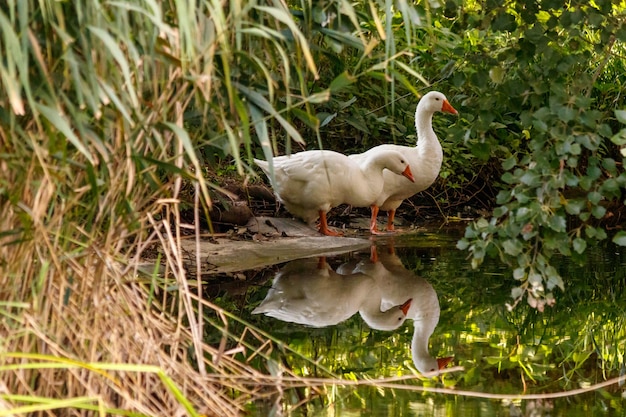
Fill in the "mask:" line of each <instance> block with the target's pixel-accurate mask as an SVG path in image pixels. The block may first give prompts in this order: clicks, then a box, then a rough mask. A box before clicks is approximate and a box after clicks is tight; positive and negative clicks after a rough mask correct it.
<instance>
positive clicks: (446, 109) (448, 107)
mask: <svg viewBox="0 0 626 417" xmlns="http://www.w3.org/2000/svg"><path fill="white" fill-rule="evenodd" d="M441 111H442V112H445V113H450V114H459V112H458V111H456V109H455V108H454V107H452V104H450V102H449V101H448V100H444V101H443V106H442V107H441Z"/></svg>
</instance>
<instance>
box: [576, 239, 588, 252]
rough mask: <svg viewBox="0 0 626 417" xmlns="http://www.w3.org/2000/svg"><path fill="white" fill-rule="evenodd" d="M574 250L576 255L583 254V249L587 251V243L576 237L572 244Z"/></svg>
mask: <svg viewBox="0 0 626 417" xmlns="http://www.w3.org/2000/svg"><path fill="white" fill-rule="evenodd" d="M573 246H574V250H575V251H576V252H577V253H583V252H584V251H585V249H587V241H586V240H585V239H581V238H579V237H577V238H576V239H574V242H573Z"/></svg>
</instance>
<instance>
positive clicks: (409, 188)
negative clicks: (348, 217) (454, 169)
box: [350, 91, 458, 234]
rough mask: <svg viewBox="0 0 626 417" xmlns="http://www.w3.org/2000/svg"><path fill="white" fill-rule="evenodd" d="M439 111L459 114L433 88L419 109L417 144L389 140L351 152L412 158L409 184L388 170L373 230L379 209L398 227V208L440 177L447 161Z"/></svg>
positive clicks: (374, 213) (363, 156)
mask: <svg viewBox="0 0 626 417" xmlns="http://www.w3.org/2000/svg"><path fill="white" fill-rule="evenodd" d="M438 111H442V112H445V113H451V114H458V112H457V111H456V110H455V109H454V107H452V105H451V104H450V103H449V102H448V99H446V96H444V95H443V94H442V93H440V92H438V91H431V92H429V93H427V94H425V95H424V96H423V97H422V99H421V100H420V102H419V104H418V105H417V109H416V111H415V128H416V129H417V145H416V146H415V147H410V146H401V145H393V144H385V145H380V146H376V147H374V148H371V149H370V150H368V151H367V152H364V153H361V154H356V155H350V158H352V159H354V160H356V161H361V160H364V159H366V158H371V156H372V154H376V153H378V152H386V151H390V150H394V151H398V152H401V153H402V154H403V155H404V156H405V157H406V158H407V159H408V162H409V165H410V166H411V167H412V170H413V175H414V176H415V181H414V182H413V183H412V184H408V183H407V182H406V181H404V182H402V181H399V180H398V179H397V178H396V176H395V175H391V173H384V176H383V177H384V179H385V186H384V188H383V192H382V193H381V194H380V196H379V198H378V199H377V200H376V202H375V203H374V205H373V207H372V218H371V222H370V231H371V232H372V233H373V234H377V233H379V232H378V229H377V225H376V217H377V216H378V210H379V209H380V210H385V211H387V215H388V217H387V231H390V232H391V231H394V226H393V219H394V217H395V214H396V209H397V208H398V207H399V206H400V204H402V201H403V200H405V199H407V198H409V197H411V196H413V195H414V194H417V193H419V192H420V191H424V190H425V189H427V188H428V187H430V186H431V185H432V183H433V182H435V180H436V179H437V176H438V175H439V170H440V169H441V163H442V161H443V150H442V149H441V144H440V143H439V140H438V139H437V135H436V134H435V131H434V130H433V114H434V113H435V112H438Z"/></svg>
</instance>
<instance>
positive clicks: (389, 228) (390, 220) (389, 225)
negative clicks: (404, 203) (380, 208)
mask: <svg viewBox="0 0 626 417" xmlns="http://www.w3.org/2000/svg"><path fill="white" fill-rule="evenodd" d="M395 217H396V210H395V209H392V210H389V211H388V212H387V231H388V232H395V231H396V229H395V227H394V225H393V219H394V218H395Z"/></svg>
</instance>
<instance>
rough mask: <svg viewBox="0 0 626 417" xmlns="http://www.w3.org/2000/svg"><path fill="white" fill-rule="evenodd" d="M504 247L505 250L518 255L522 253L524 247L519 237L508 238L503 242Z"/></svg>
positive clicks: (509, 253)
mask: <svg viewBox="0 0 626 417" xmlns="http://www.w3.org/2000/svg"><path fill="white" fill-rule="evenodd" d="M502 249H504V252H505V253H507V254H508V255H511V256H517V255H519V254H520V253H522V249H524V247H523V245H522V242H520V241H519V240H517V239H508V240H505V241H504V243H502Z"/></svg>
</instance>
